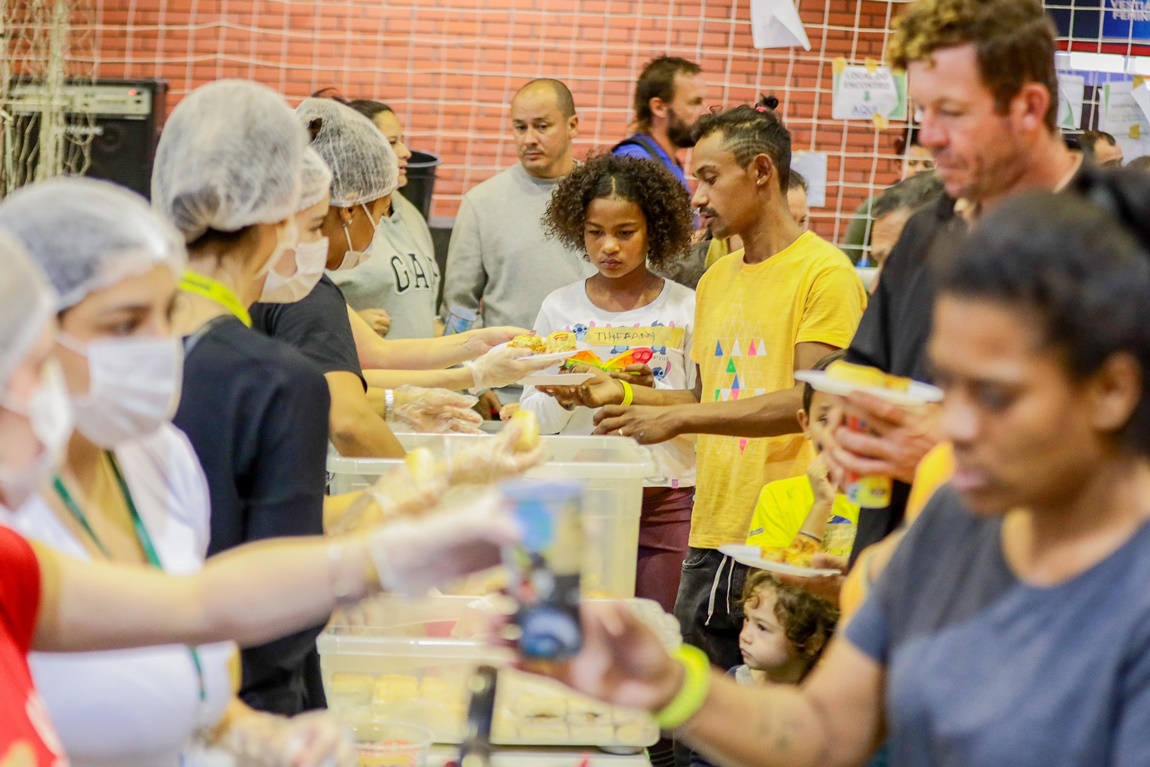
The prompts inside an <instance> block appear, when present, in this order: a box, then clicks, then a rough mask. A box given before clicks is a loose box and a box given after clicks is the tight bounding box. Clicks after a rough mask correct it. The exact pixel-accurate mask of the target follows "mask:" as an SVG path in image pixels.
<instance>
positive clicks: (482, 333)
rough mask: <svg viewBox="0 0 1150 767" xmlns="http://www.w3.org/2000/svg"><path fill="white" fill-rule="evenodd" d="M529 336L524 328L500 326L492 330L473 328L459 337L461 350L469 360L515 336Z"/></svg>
mask: <svg viewBox="0 0 1150 767" xmlns="http://www.w3.org/2000/svg"><path fill="white" fill-rule="evenodd" d="M530 334H531V331H530V330H527V329H526V328H517V327H515V326H514V325H501V326H499V327H494V328H475V329H474V330H468V331H467V332H466V333H461V334H460V335H461V336H462V339H463V348H464V350H465V351H466V352H467V355H468V358H469V359H470V358H474V357H478V356H479V355H481V354H484V353H486V352H487V351H488V350H490V349H493V348H495V347H496V346H499V345H500V344H505V343H507V342H509V341H510V340H511V339H513V338H515V336H526V335H530Z"/></svg>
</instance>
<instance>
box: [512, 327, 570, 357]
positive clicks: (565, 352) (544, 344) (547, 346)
mask: <svg viewBox="0 0 1150 767" xmlns="http://www.w3.org/2000/svg"><path fill="white" fill-rule="evenodd" d="M506 346H510V347H511V348H513V349H527V350H529V351H530V352H531V354H532V355H534V357H535V358H536V359H538V360H542V361H553V362H560V361H562V360H565V359H569V358H571V357H574V356H575V355H576V354H578V353H579V350H578V349H576V348H575V334H574V333H568V332H565V331H559V332H557V333H552V334H551V335H549V336H527V335H524V336H515V338H512V339H511V340H510V341H509V342H508V343H507V344H506Z"/></svg>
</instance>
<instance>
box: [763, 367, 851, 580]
mask: <svg viewBox="0 0 1150 767" xmlns="http://www.w3.org/2000/svg"><path fill="white" fill-rule="evenodd" d="M844 355H845V352H843V351H837V352H834V353H833V354H828V355H827V356H826V357H823V358H822V359H821V360H819V361H818V363H817V364H816V365H815V367H814V369H815V370H826V369H827V367H829V366H830V364H831V363H832V362H835V361H836V360H840V359H842V358H843V356H844ZM832 404H833V398H832V397H831V395H829V394H823V393H822V392H817V391H815V390H814V388H813V387H811V385H810V384H804V385H803V409H802V410H800V411H799V413H798V419H799V425H800V426H802V427H803V435H804V436H805V437H806V438H807V439H809V440H810V441H811V442H812V443H813V444H814V446H815V450H816V451H818V452H819V455H818V457H816V458H815V460H814V461H813V462H812V463H811V465H810V467H809V468H808V469H807V473H806V475H805V476H801V477H792V478H790V479H781V480H778V481H777V482H771V483H770V484H768V485H766V486H764V487H763V489H762V491H761V492H760V493H759V500H758V502H757V503H756V504H755V512H754V516H752V518H751V532H750V534H749V535H748V536H747V545H749V546H762V547H764V548H772V549H785V548H787V547H788V546H790V545H791V542H792V541H793V540H794V539H795V536H796V535H799V534H802V535H805V536H807V537H810V538H813V539H815V540H816V541H817V542H818V543H819V544H821V548H822V549H823V550H825V551H826V552H827V553H828V554H834V555H836V556H841V557H845V556H848V555H849V554H850V545H851V541H852V540H853V535H852V533H853V531H854V527H855V525H857V524H858V518H859V507H858V506H857V505H855V504H853V503H851V502H850V501H848V500H847V498H846V496H845V495H843V494H842V493H839V492H836V490H835V488H834V487H833V486H832V485H831V483H830V481H829V480H828V479H827V469H826V464H825V463H824V462H823V459H822V436H823V430H824V429H825V428H826V423H827V412H828V411H829V410H830V408H831V406H832ZM828 529H829V530H831V531H832V532H831V533H830V536H829V540H825V539H826V538H827V536H828V533H827V531H828Z"/></svg>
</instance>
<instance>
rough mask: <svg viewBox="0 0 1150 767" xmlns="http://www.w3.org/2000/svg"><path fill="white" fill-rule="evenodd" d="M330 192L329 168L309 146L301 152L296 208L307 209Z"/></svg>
mask: <svg viewBox="0 0 1150 767" xmlns="http://www.w3.org/2000/svg"><path fill="white" fill-rule="evenodd" d="M329 194H331V168H329V167H327V163H326V162H324V161H323V158H322V157H320V156H319V152H317V151H315V150H314V149H312V148H311V147H310V146H309V147H308V148H307V149H306V150H305V151H304V153H303V173H301V174H300V191H299V202H298V203H296V210H297V211H300V210H307V209H308V208H310V207H311V206H312V205H315V204H316V203H317V202H319V201H320V200H322V199H323V198H325V197H327V196H328V195H329Z"/></svg>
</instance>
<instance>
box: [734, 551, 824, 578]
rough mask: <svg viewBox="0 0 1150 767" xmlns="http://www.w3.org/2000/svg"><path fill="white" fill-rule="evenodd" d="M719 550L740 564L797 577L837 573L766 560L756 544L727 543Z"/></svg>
mask: <svg viewBox="0 0 1150 767" xmlns="http://www.w3.org/2000/svg"><path fill="white" fill-rule="evenodd" d="M719 551H720V552H722V553H723V554H726V555H727V556H728V557H731V558H732V559H734V560H735V561H736V562H738V563H739V564H741V565H746V566H747V567H753V568H755V569H756V570H767V571H769V572H772V573H779V574H780V575H794V576H797V577H799V578H813V577H814V576H816V575H839V574H840V573H839V571H838V570H823V569H819V568H815V567H796V566H795V565H786V564H783V563H782V562H768V561H767V560H765V559H763V550H762V549H760V548H759V547H758V546H739V545H736V544H733V543H728V544H727V545H726V546H720V547H719Z"/></svg>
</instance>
